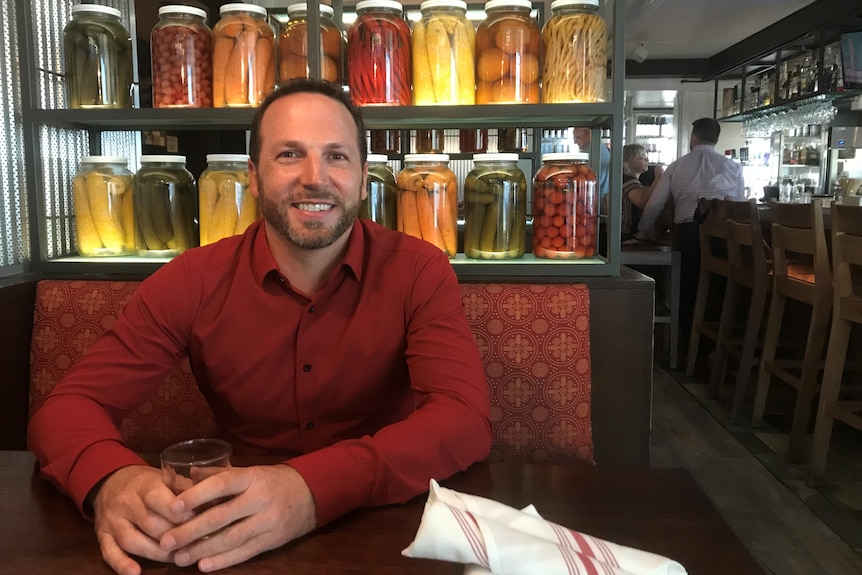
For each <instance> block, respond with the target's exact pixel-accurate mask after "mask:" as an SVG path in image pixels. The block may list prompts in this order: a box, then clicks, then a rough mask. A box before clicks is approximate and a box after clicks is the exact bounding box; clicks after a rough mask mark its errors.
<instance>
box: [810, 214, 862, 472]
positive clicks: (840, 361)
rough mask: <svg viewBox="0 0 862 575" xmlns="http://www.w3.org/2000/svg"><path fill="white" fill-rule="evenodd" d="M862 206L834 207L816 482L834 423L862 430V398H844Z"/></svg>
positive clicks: (859, 299) (861, 318) (861, 264)
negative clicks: (829, 318) (829, 309)
mask: <svg viewBox="0 0 862 575" xmlns="http://www.w3.org/2000/svg"><path fill="white" fill-rule="evenodd" d="M860 274H862V207H860V206H849V205H848V206H845V205H841V204H833V205H832V282H833V290H834V299H833V303H832V306H833V308H832V313H833V317H832V330H831V332H830V334H829V348H828V351H827V353H826V368H825V370H824V372H823V383H822V384H821V388H820V403H819V404H818V408H817V422H816V424H815V426H814V444H813V447H812V453H811V476H810V481H811V483H812V484H814V485H816V484H818V483H820V482H821V481H822V479H823V473H824V471H825V469H826V457H827V454H828V452H829V443H830V440H831V438H832V424H833V422H834V421H836V420H838V421H841V422H843V423H846V424H847V425H850V426H851V427H854V428H855V429H859V430H862V401H850V400H845V399H841V398H840V397H839V395H840V390H841V380H842V376H843V374H844V365H845V364H844V362H845V359H846V357H847V344H848V342H849V340H850V332H851V331H852V327H853V325H854V324H862V288H857V287H856V286H860V285H862V282H860V281H859V279H860V277H862V275H860ZM854 278H855V279H856V281H854Z"/></svg>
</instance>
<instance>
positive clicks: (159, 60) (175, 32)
mask: <svg viewBox="0 0 862 575" xmlns="http://www.w3.org/2000/svg"><path fill="white" fill-rule="evenodd" d="M206 17H207V13H206V12H204V11H203V10H201V9H200V8H194V7H192V6H178V5H169V6H162V7H161V8H159V21H158V22H157V23H156V25H155V26H154V27H153V31H152V33H151V34H150V50H151V57H152V70H153V107H154V108H209V107H212V104H213V89H212V77H213V76H212V49H213V33H212V30H210V28H209V26H207V22H206Z"/></svg>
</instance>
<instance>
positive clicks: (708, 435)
mask: <svg viewBox="0 0 862 575" xmlns="http://www.w3.org/2000/svg"><path fill="white" fill-rule="evenodd" d="M666 365H667V364H666V362H664V363H663V362H662V361H661V360H660V359H657V361H656V367H655V370H654V388H653V391H654V393H653V424H652V448H651V465H652V466H653V467H685V468H687V469H689V470H690V471H691V473H692V474H693V475H694V476H695V478H696V479H697V481H698V483H699V484H700V485H701V487H702V488H703V489H704V491H705V492H706V493H707V494H708V495H709V497H710V499H711V500H712V501H713V503H714V504H715V506H716V507H717V508H718V510H719V511H720V512H721V514H722V516H723V517H724V519H725V520H726V521H727V522H728V524H729V525H730V526H731V528H732V529H733V530H734V532H735V533H736V535H737V536H738V537H739V538H740V540H741V541H742V542H743V543H744V544H745V545H746V547H747V548H748V549H749V551H750V552H751V553H752V555H753V556H754V557H755V558H756V559H757V560H758V561H759V562H760V564H761V565H762V566H763V568H764V570H765V571H766V572H767V573H774V574H776V575H813V574H818V575H819V574H830V575H845V574H846V575H850V574H853V575H859V574H860V573H862V432H859V431H857V430H854V429H852V428H849V427H847V426H845V425H843V424H836V425H835V431H834V433H833V442H832V447H831V449H830V452H829V465H828V467H827V470H826V477H825V481H824V483H823V486H822V487H821V488H819V489H812V488H810V487H808V485H807V483H806V477H807V473H806V467H805V465H802V464H800V465H794V464H790V463H788V462H787V460H786V459H785V457H784V450H785V449H786V442H787V434H786V431H787V428H788V421H787V419H788V418H787V417H786V416H785V415H784V414H785V413H786V411H787V407H786V404H787V402H789V401H790V396H789V394H788V396H787V397H786V398H785V397H782V394H781V392H779V388H780V387H781V386H780V385H774V386H773V388H775V392H776V393H775V398H774V399H773V396H772V395H771V396H770V405H769V406H768V408H767V414H766V415H765V421H764V425H763V426H762V428H760V429H754V428H751V427H747V426H744V425H731V424H730V423H729V417H728V413H729V399H730V393H731V391H732V390H731V388H729V387H728V388H727V389H726V390H725V391H723V392H722V394H721V396H720V397H719V398H718V399H717V400H711V399H708V398H707V397H706V387H707V385H706V380H707V378H708V373H707V372H703V373H696V374H695V376H694V377H692V378H689V377H686V376H685V375H684V373H683V371H681V370H672V371H668V370H667V369H666V367H665V366H666ZM717 551H719V552H720V550H717Z"/></svg>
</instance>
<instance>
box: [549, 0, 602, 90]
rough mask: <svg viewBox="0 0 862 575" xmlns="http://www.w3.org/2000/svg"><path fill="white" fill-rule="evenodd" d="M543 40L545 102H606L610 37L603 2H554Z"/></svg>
mask: <svg viewBox="0 0 862 575" xmlns="http://www.w3.org/2000/svg"><path fill="white" fill-rule="evenodd" d="M542 39H543V40H544V47H545V59H544V67H543V69H542V101H543V102H546V103H554V102H604V100H605V77H606V76H607V74H608V69H607V68H608V57H607V52H608V35H607V28H606V26H605V21H604V19H603V18H602V17H601V15H600V14H599V0H554V1H553V2H552V3H551V18H550V19H549V20H548V21H547V22H546V23H545V26H544V28H543V29H542Z"/></svg>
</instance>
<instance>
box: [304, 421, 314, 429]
mask: <svg viewBox="0 0 862 575" xmlns="http://www.w3.org/2000/svg"><path fill="white" fill-rule="evenodd" d="M305 428H306V429H307V430H309V431H311V430H312V429H314V422H313V421H309V422H308V423H306V424H305Z"/></svg>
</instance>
